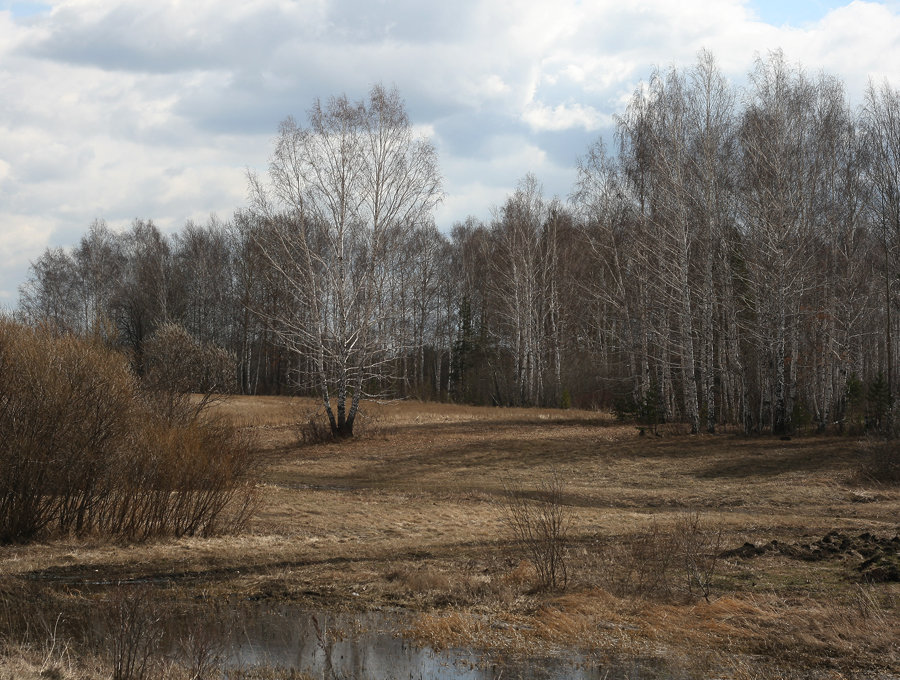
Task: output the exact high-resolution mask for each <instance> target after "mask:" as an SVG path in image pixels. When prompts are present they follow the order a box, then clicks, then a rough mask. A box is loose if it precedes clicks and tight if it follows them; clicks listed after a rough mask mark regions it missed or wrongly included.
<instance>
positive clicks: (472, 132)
mask: <svg viewBox="0 0 900 680" xmlns="http://www.w3.org/2000/svg"><path fill="white" fill-rule="evenodd" d="M20 4H21V3H20ZM50 4H51V5H52V9H51V11H49V12H47V11H38V12H37V13H34V12H28V13H23V12H20V13H19V14H18V15H16V13H14V12H10V11H9V10H0V93H2V95H0V102H2V103H0V258H2V264H3V266H2V268H0V269H2V272H3V273H2V274H0V290H5V291H14V290H15V289H16V286H17V285H18V284H19V283H20V282H21V277H22V276H23V272H24V269H22V267H25V266H27V262H28V260H29V259H33V258H35V257H37V256H38V255H39V254H40V251H41V250H42V249H43V248H45V247H46V246H47V245H57V244H60V245H66V244H71V243H74V242H75V241H76V240H77V238H78V236H79V235H80V234H81V233H82V232H83V231H84V230H85V229H86V228H87V226H88V225H89V224H90V222H91V221H92V220H93V219H94V218H95V217H104V218H106V219H108V220H110V222H111V223H116V222H118V223H127V222H128V221H130V220H131V219H132V218H134V217H145V218H152V219H154V220H155V221H157V222H158V223H159V224H161V225H162V226H164V227H166V228H170V229H174V228H177V227H179V226H180V225H181V224H183V222H184V221H185V220H186V219H188V218H194V219H205V216H206V215H208V214H209V213H210V212H217V213H218V214H220V215H222V216H227V215H229V214H230V212H231V210H232V209H234V208H237V207H240V206H241V205H242V203H243V201H244V198H245V192H246V188H245V185H244V168H245V167H246V166H250V167H253V168H258V169H264V168H265V165H266V162H267V157H268V154H269V151H270V148H271V142H272V138H273V136H274V134H275V130H276V126H277V124H278V121H279V120H281V119H283V118H284V117H285V116H286V115H288V114H294V115H295V116H296V117H298V118H302V117H303V115H304V113H305V111H306V110H307V109H308V107H309V106H310V104H311V102H312V99H313V98H314V97H316V96H321V97H323V98H326V97H328V96H330V95H332V94H338V93H341V92H346V93H347V94H348V95H349V96H350V97H353V98H358V97H363V96H365V94H366V91H367V90H368V88H369V86H370V85H371V84H372V83H374V82H379V81H381V82H384V83H386V84H389V85H390V84H396V85H397V86H398V87H399V88H400V91H401V93H402V95H403V96H404V97H405V99H406V101H407V104H408V108H409V111H410V115H411V117H412V119H413V121H414V123H415V124H416V125H417V129H419V130H422V131H424V132H427V134H428V136H430V137H432V138H433V139H434V141H435V143H436V144H437V145H438V148H439V151H440V153H441V164H442V170H443V174H444V176H445V182H444V186H445V189H446V191H447V197H446V200H445V201H444V203H443V205H442V206H441V208H440V209H439V212H438V214H437V219H438V223H439V224H440V225H441V226H445V227H446V226H449V224H450V223H451V222H453V221H455V220H457V219H461V218H462V217H464V216H465V215H466V214H469V213H471V214H475V215H478V216H481V217H484V218H487V217H488V215H489V210H490V206H491V205H492V204H497V203H500V202H501V201H502V200H503V198H504V196H505V195H506V194H507V193H509V192H510V191H511V190H512V189H513V188H514V187H515V183H516V181H517V180H518V179H519V178H521V177H522V175H524V174H525V173H526V172H529V171H531V172H534V173H535V174H536V175H537V176H538V178H539V179H540V180H541V181H542V182H543V183H544V186H545V188H546V190H547V192H548V194H554V193H558V194H560V195H565V194H566V193H567V192H568V190H569V186H570V184H571V181H572V179H573V177H574V170H573V165H574V159H575V157H576V156H578V155H579V154H581V153H583V152H584V150H585V149H584V148H576V147H574V146H572V147H570V146H567V145H570V144H574V143H576V142H577V143H578V144H583V140H584V138H585V135H586V134H588V133H590V134H594V133H596V134H600V133H601V132H604V131H606V130H608V129H609V127H610V126H611V123H612V116H613V115H614V114H616V113H620V112H622V110H623V108H624V105H625V103H626V102H627V101H628V99H629V98H630V96H631V93H632V92H633V90H634V88H635V87H636V85H637V84H638V82H639V81H640V80H642V79H646V78H647V77H648V76H649V74H650V72H651V69H652V68H653V67H654V66H659V67H662V68H666V67H668V66H670V65H672V64H676V65H689V64H691V63H692V62H693V61H694V59H695V57H696V54H697V51H698V50H699V49H700V48H703V47H706V48H708V49H710V50H711V51H712V52H713V53H714V54H715V55H716V57H717V59H718V61H719V64H720V66H721V67H722V69H723V71H724V72H725V73H726V74H727V75H728V76H729V77H730V78H732V79H733V80H735V81H738V82H741V81H744V80H745V78H746V74H747V73H748V71H749V70H750V69H751V68H752V65H753V59H754V55H755V54H757V53H758V54H762V55H763V56H764V55H765V54H766V53H767V51H769V50H771V49H775V48H778V47H782V48H783V49H784V52H785V56H786V58H787V59H788V60H789V61H790V62H792V63H793V62H797V61H799V62H802V63H803V65H804V66H805V67H806V69H807V71H808V72H810V73H811V74H814V73H815V72H817V71H818V70H819V69H825V70H827V71H829V72H831V73H834V74H836V75H838V76H839V77H841V78H843V79H844V81H845V83H846V84H847V88H848V91H849V92H850V93H851V95H852V96H853V98H854V101H855V102H859V101H861V96H862V94H861V93H862V91H863V89H864V87H865V84H866V80H867V78H868V77H869V76H870V75H871V76H873V77H874V78H876V79H877V80H880V79H882V78H884V77H887V78H889V79H890V80H891V81H892V82H893V83H894V84H895V85H900V50H897V49H896V45H897V44H900V5H898V4H897V3H896V2H893V3H890V4H887V3H877V2H862V1H859V0H857V1H856V2H852V3H849V4H847V5H846V6H844V7H839V8H837V9H835V10H833V11H831V12H828V13H827V14H824V15H823V16H821V17H820V18H818V19H817V20H814V21H809V22H805V23H802V24H800V25H798V26H794V27H791V26H784V27H775V26H771V25H769V24H766V23H765V22H763V21H762V20H761V19H760V18H759V15H758V14H757V13H756V11H755V10H754V6H753V3H752V2H748V1H747V0H721V1H719V2H708V0H683V1H682V2H679V3H673V2H671V1H670V0H641V1H640V2H636V3H622V2H619V1H618V0H594V1H592V2H579V1H578V0H558V1H557V2H553V3H551V2H538V1H534V0H460V1H459V2H456V3H441V4H434V3H423V2H420V1H419V0H395V1H394V2H390V3H387V2H372V1H371V0H192V1H191V2H185V1H179V0H154V2H150V3H148V2H146V0H54V1H53V2H51V3H50ZM33 9H38V10H39V9H41V8H39V7H37V6H34V8H33ZM26 14H27V15H26ZM0 304H2V299H0Z"/></svg>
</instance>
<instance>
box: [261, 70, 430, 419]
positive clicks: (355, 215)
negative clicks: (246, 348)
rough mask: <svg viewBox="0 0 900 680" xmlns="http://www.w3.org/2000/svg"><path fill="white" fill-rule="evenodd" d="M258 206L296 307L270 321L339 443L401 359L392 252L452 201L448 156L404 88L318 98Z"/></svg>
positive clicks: (281, 139)
mask: <svg viewBox="0 0 900 680" xmlns="http://www.w3.org/2000/svg"><path fill="white" fill-rule="evenodd" d="M250 189H251V196H252V202H253V208H254V210H256V211H257V212H258V213H259V214H261V215H262V216H264V217H265V218H266V220H267V221H268V223H269V225H270V229H269V230H268V231H267V233H268V237H267V239H266V240H265V242H264V243H262V244H261V245H262V250H263V252H264V253H265V255H266V259H267V261H268V263H269V265H270V274H271V275H272V276H275V277H277V278H279V279H281V280H283V281H284V282H285V283H286V285H287V288H288V290H289V291H290V295H291V298H292V300H291V304H290V305H288V306H287V308H286V309H284V310H279V311H276V312H274V313H272V314H270V317H271V318H270V321H271V322H272V323H273V324H274V327H275V328H276V329H277V332H278V334H279V336H280V339H281V341H282V342H283V343H284V344H285V345H286V346H287V347H288V348H290V350H291V351H293V352H294V353H295V354H296V355H297V356H298V359H299V360H300V361H301V364H302V359H303V358H304V357H307V358H308V359H309V361H308V365H301V367H300V370H301V372H302V373H304V374H305V375H306V376H307V378H308V379H309V380H310V383H311V384H312V385H314V387H315V389H316V391H317V392H318V394H319V395H320V396H321V399H322V402H323V405H324V407H325V412H326V414H327V417H328V421H329V423H330V426H331V431H332V433H333V435H334V436H336V437H347V436H352V434H353V424H354V420H355V417H356V414H357V413H358V410H359V405H360V399H361V398H362V397H363V395H364V394H371V393H373V392H372V391H373V389H377V387H378V385H379V384H380V380H381V379H383V377H384V375H385V371H386V370H387V366H389V365H390V356H388V355H387V354H386V353H385V346H384V343H383V342H382V338H380V337H379V332H380V330H382V329H383V328H384V327H385V326H386V324H385V319H384V308H383V305H382V304H381V303H382V301H383V300H384V293H385V283H386V277H387V271H386V267H385V266H384V265H385V262H386V258H387V254H388V253H389V252H390V250H391V249H392V248H395V247H397V245H398V243H397V241H398V239H403V238H405V236H406V234H407V233H408V230H409V228H411V226H412V225H414V224H416V223H418V222H421V221H423V220H424V219H425V218H426V217H427V216H428V215H429V213H430V211H431V210H432V208H434V206H435V205H436V204H437V203H438V201H439V200H440V198H441V188H440V177H439V172H438V167H437V154H436V152H435V149H434V147H433V146H432V145H431V143H430V142H429V141H428V140H427V139H425V138H423V137H422V136H421V135H419V134H417V133H416V132H415V130H414V129H413V126H412V124H411V123H410V121H409V117H408V116H407V113H406V110H405V106H404V104H403V101H402V100H401V98H400V95H399V93H398V92H397V90H396V89H394V90H386V89H385V88H384V87H382V86H380V85H376V86H375V87H373V88H372V90H371V91H370V93H369V97H368V99H366V100H364V101H357V102H353V101H350V100H349V99H347V97H346V96H341V97H335V98H332V99H330V100H328V102H326V103H324V104H323V103H322V102H321V101H316V102H315V103H314V105H313V107H312V108H311V109H310V111H309V115H308V124H307V125H306V126H301V125H299V124H298V123H297V122H296V121H295V120H294V119H293V118H288V119H286V120H285V121H284V122H283V123H282V124H281V127H280V129H279V135H278V139H277V142H276V145H275V150H274V152H273V154H272V159H271V162H270V165H269V173H268V182H264V181H263V180H262V179H261V178H259V177H257V176H253V175H251V176H250Z"/></svg>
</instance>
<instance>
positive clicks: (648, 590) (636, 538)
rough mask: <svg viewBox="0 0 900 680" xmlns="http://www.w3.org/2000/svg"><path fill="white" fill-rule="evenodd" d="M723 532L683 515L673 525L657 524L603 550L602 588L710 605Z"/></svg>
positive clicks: (698, 518)
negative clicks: (697, 601) (706, 601)
mask: <svg viewBox="0 0 900 680" xmlns="http://www.w3.org/2000/svg"><path fill="white" fill-rule="evenodd" d="M721 543H722V528H721V526H719V525H711V524H709V523H708V522H706V521H705V520H704V519H703V517H702V516H701V515H700V513H698V512H687V513H684V514H682V515H680V516H679V517H677V518H676V519H675V520H674V521H673V522H672V523H671V524H668V523H667V524H660V523H658V522H657V521H656V520H653V521H652V522H651V523H650V526H649V527H648V528H646V529H644V530H643V531H640V532H637V533H635V534H631V535H630V536H625V537H623V538H622V539H621V540H619V541H617V542H615V543H611V544H609V545H607V546H606V547H605V549H603V550H601V552H600V555H599V559H600V563H601V573H602V578H603V581H604V583H603V585H604V586H605V587H606V588H607V589H608V590H610V591H611V592H613V593H616V594H618V595H628V596H633V597H643V598H657V599H663V600H666V599H672V598H675V597H688V598H690V599H693V598H696V597H703V598H704V599H706V600H709V597H710V595H711V594H712V586H713V579H714V577H715V575H716V573H717V570H718V567H719V555H720V553H721Z"/></svg>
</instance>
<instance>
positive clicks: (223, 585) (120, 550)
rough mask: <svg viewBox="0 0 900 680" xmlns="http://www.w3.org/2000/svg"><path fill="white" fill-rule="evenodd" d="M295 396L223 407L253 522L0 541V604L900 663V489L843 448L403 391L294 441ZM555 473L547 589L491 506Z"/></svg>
mask: <svg viewBox="0 0 900 680" xmlns="http://www.w3.org/2000/svg"><path fill="white" fill-rule="evenodd" d="M304 404H306V406H304ZM308 406H313V404H312V402H305V401H303V400H290V399H279V398H247V397H238V398H235V399H233V400H230V401H228V402H224V403H221V404H218V405H217V406H215V409H216V411H217V413H218V414H219V415H220V416H221V417H223V418H227V419H230V420H233V421H234V422H236V423H238V424H240V425H241V426H242V427H243V428H244V430H245V431H246V432H248V433H251V434H252V435H253V436H254V437H255V438H256V440H257V442H258V443H259V444H258V449H257V455H258V456H259V457H260V458H261V459H262V460H264V461H265V463H266V466H267V467H266V470H265V472H264V475H263V479H262V483H261V485H260V487H259V489H258V491H259V496H260V499H261V500H260V506H259V508H258V510H257V512H256V513H255V514H254V516H253V518H252V519H251V522H250V524H249V526H248V528H247V530H245V531H244V532H243V533H241V534H239V535H234V536H220V537H209V538H199V537H194V538H191V537H183V538H179V539H174V540H172V539H167V540H158V541H153V542H149V543H143V544H137V545H128V544H105V543H101V542H97V541H95V540H91V539H71V538H60V539H56V540H55V541H52V542H48V543H43V544H37V545H32V546H6V547H3V548H0V574H2V576H0V593H5V594H4V595H3V596H2V597H0V602H2V601H3V598H4V597H5V598H6V601H7V603H9V604H8V605H7V607H6V610H7V611H9V612H14V613H15V612H18V611H20V610H21V609H23V608H22V607H20V605H21V603H22V602H26V603H27V602H29V601H31V602H44V603H46V602H47V601H51V602H52V601H56V600H55V599H54V598H56V595H53V594H54V593H56V594H59V593H64V592H71V591H78V593H79V595H77V598H82V599H83V600H84V602H86V603H88V604H89V603H93V602H95V598H96V595H94V594H92V593H93V590H92V589H97V588H100V589H101V590H102V589H103V588H106V587H107V586H102V585H100V586H96V585H95V586H88V585H86V584H89V583H94V582H96V581H97V580H98V579H102V580H103V581H104V582H108V583H113V584H114V583H134V582H142V581H144V582H148V583H149V584H150V592H152V593H156V596H157V597H165V598H166V600H167V601H174V602H180V603H185V602H191V601H193V598H194V597H195V596H196V595H197V594H198V593H199V592H202V593H205V595H204V597H207V596H208V597H212V598H217V599H218V600H219V601H221V602H224V603H228V602H231V603H238V602H244V601H264V602H271V603H279V602H291V603H294V604H296V605H297V606H304V607H309V608H313V609H348V608H352V609H371V608H385V609H391V608H396V607H399V608H402V609H412V610H414V611H419V612H421V615H420V616H419V618H418V619H417V620H416V621H415V622H414V623H413V624H412V625H411V626H410V628H409V631H408V634H409V635H410V636H411V637H413V638H414V639H415V640H416V641H418V642H421V643H426V644H430V645H433V646H435V647H438V648H444V647H451V646H455V645H463V644H474V645H477V646H486V647H491V648H494V649H499V650H503V651H505V652H507V653H510V654H512V653H519V654H536V653H546V654H551V655H552V654H553V650H559V649H566V648H578V649H583V650H588V651H589V652H590V653H591V654H594V655H597V658H607V657H608V658H644V659H651V660H652V659H656V661H654V662H653V663H657V662H659V663H663V662H664V663H665V664H668V665H669V666H670V667H676V666H677V667H679V668H681V669H687V670H685V673H684V675H685V677H723V678H734V679H735V680H737V679H738V678H741V679H748V680H749V679H750V678H768V677H784V678H787V677H792V678H800V677H823V678H824V677H834V678H839V677H847V678H849V677H879V674H881V675H885V674H886V675H885V677H888V676H889V675H890V674H891V673H893V674H897V673H898V671H900V650H898V648H897V642H896V641H897V640H898V639H900V583H898V582H897V581H896V580H892V579H891V578H882V579H875V578H870V577H867V576H866V573H867V571H871V570H872V569H876V568H883V571H882V572H875V573H884V574H888V575H889V572H888V571H887V568H888V567H889V564H890V560H891V559H896V554H897V543H900V539H898V542H896V543H892V540H893V538H894V536H896V535H897V534H898V531H900V523H898V514H897V508H898V507H900V492H898V490H897V488H896V487H891V486H885V485H881V484H874V483H869V482H867V481H865V480H860V479H858V478H856V477H855V476H854V475H855V470H856V469H857V466H858V465H859V453H858V451H859V444H858V443H857V442H856V441H854V440H851V439H842V438H836V437H830V438H829V437H809V438H802V437H801V438H797V437H795V438H794V439H792V440H790V441H782V440H778V439H772V438H758V439H746V438H742V437H737V436H733V435H716V436H710V435H702V436H686V435H675V434H667V433H664V436H662V437H652V438H648V437H640V436H639V435H638V433H637V431H636V430H635V428H634V427H631V426H628V425H624V424H619V423H616V422H615V421H613V420H612V419H609V418H605V417H603V416H598V415H597V414H595V413H590V412H582V411H573V410H568V411H549V410H548V411H541V410H525V409H478V408H472V407H463V406H452V405H440V404H418V403H400V404H385V405H375V406H372V407H370V408H371V412H372V414H371V415H372V418H373V421H377V424H378V427H379V431H378V433H377V434H376V436H373V437H369V438H358V439H354V440H353V441H349V442H344V443H341V444H338V445H335V444H307V445H304V446H300V445H299V444H298V441H297V436H296V420H297V413H298V411H302V409H303V408H307V407H308ZM554 475H556V476H557V478H558V479H559V481H560V486H559V489H558V493H557V495H556V498H557V501H556V502H557V503H558V505H559V508H560V509H561V510H562V511H564V512H565V515H566V519H567V521H566V531H565V533H564V539H565V540H564V541H563V544H564V547H565V553H564V554H565V567H566V575H567V581H566V588H565V591H559V590H558V589H557V590H554V589H553V588H548V589H545V590H541V589H540V588H539V586H540V585H541V576H540V573H539V570H538V566H537V563H536V559H535V558H534V557H533V556H532V555H531V554H529V553H528V552H527V551H523V544H522V543H521V542H520V541H519V540H518V538H519V537H517V535H516V534H515V532H513V531H510V528H509V525H508V523H506V522H504V518H503V513H502V512H500V507H501V506H502V503H503V502H504V499H506V498H508V496H507V495H506V494H505V488H506V489H510V488H515V489H517V490H519V492H520V494H521V498H522V499H527V500H528V503H529V504H530V505H529V507H530V508H531V509H534V508H535V507H541V505H542V503H543V501H542V500H541V499H544V498H546V488H545V487H546V484H547V481H548V480H551V479H553V478H554ZM535 504H537V505H535ZM864 534H867V535H869V536H870V537H872V538H871V539H867V540H863V539H861V538H860V537H861V536H862V535H864ZM826 539H827V540H826ZM845 539H846V547H842V546H844V543H845ZM773 543H774V545H775V546H778V549H769V548H768V547H767V546H771V545H773ZM829 545H830V546H833V547H835V549H834V550H831V549H830V548H829V547H828V546H829ZM817 551H818V552H817ZM892 555H893V558H892ZM812 556H815V559H812ZM872 557H876V558H877V560H876V561H874V562H871V563H870V564H869V565H868V566H866V567H863V568H862V569H861V568H860V567H861V566H862V565H863V564H864V563H865V562H866V561H867V560H870V559H871V558H872ZM879 565H880V566H879ZM4 584H5V585H4ZM23 584H24V585H23ZM4 587H5V588H6V590H3V588H4ZM51 595H52V597H51ZM77 598H76V599H77ZM3 611H4V609H3V604H0V626H2V625H3V623H2V612H3ZM55 611H56V610H54V609H53V608H50V609H48V610H47V611H46V613H45V614H44V615H43V619H44V620H45V622H46V623H45V624H41V627H40V630H41V631H43V633H44V634H46V633H47V631H48V630H50V629H51V628H52V623H53V621H55V616H56V613H58V612H56V613H55ZM35 616H37V614H36V613H35ZM12 619H13V621H12V623H10V624H9V625H8V626H7V628H6V629H7V630H9V629H13V628H16V626H17V625H18V624H16V623H15V621H19V620H20V618H19V615H18V613H15V614H14V615H13V616H12ZM4 639H5V640H13V641H15V640H16V638H15V636H12V637H4ZM38 647H39V645H38V644H37V642H35V641H32V643H30V646H29V649H34V650H35V651H37V650H38ZM199 647H203V645H202V644H200V645H199ZM59 648H60V647H59V645H57V646H56V648H55V649H56V650H58V649H59ZM201 651H202V650H201ZM55 653H56V652H55ZM198 658H200V661H202V658H203V655H202V654H200V656H199V657H198ZM661 659H662V660H664V661H660V660H661ZM198 663H199V662H198ZM60 668H61V669H62V670H63V671H64V673H63V677H66V678H69V677H74V676H72V675H66V674H65V673H67V672H68V671H66V668H67V667H66V666H65V662H63V663H61V665H60ZM688 671H689V672H688ZM691 673H692V674H693V675H691ZM0 677H2V670H0Z"/></svg>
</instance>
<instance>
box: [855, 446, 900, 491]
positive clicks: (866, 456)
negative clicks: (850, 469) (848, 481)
mask: <svg viewBox="0 0 900 680" xmlns="http://www.w3.org/2000/svg"><path fill="white" fill-rule="evenodd" d="M859 453H860V455H859V462H858V464H857V467H856V473H855V475H854V477H855V479H854V481H855V482H857V483H860V484H866V485H874V486H900V439H884V440H880V441H870V442H867V443H866V444H865V445H864V446H863V448H862V450H861V451H860V452H859Z"/></svg>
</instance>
